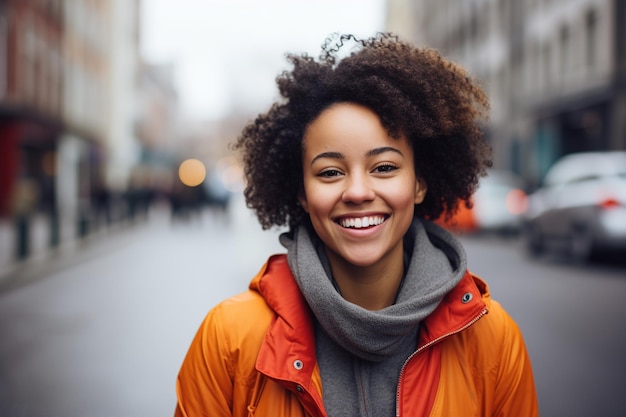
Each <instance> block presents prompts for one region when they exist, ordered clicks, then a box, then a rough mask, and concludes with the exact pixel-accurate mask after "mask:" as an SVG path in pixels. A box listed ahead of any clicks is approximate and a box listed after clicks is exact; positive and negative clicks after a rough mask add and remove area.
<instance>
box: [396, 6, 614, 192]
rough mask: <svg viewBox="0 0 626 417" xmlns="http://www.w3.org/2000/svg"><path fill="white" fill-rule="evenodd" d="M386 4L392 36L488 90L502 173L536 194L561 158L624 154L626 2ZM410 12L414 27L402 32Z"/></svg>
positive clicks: (496, 158) (491, 132) (492, 138)
mask: <svg viewBox="0 0 626 417" xmlns="http://www.w3.org/2000/svg"><path fill="white" fill-rule="evenodd" d="M388 4H389V8H390V10H391V11H392V12H390V13H389V19H388V23H387V28H388V30H391V31H394V32H397V33H399V34H400V35H402V36H405V37H407V38H409V39H410V40H412V41H413V42H416V43H417V44H420V45H424V46H430V47H434V48H437V49H439V50H440V51H441V52H442V54H443V55H444V56H446V57H449V58H450V59H452V60H453V61H455V62H458V63H460V64H461V65H463V66H464V67H466V68H467V69H468V70H469V72H470V73H471V74H472V75H473V76H474V77H476V78H477V79H478V80H480V82H482V84H483V85H484V87H485V89H486V91H487V93H488V95H489V97H490V99H491V106H492V111H491V123H490V126H489V129H488V132H486V133H487V138H488V140H490V141H491V143H492V145H493V147H494V151H495V154H494V162H495V164H496V165H497V166H499V167H502V168H508V169H512V170H513V171H516V172H517V173H519V174H521V175H523V176H524V177H525V178H526V179H527V180H528V181H529V183H530V184H533V185H535V184H537V183H538V182H539V181H540V179H541V178H542V176H543V175H544V174H545V172H546V170H547V169H548V168H549V166H550V165H551V164H552V163H553V162H554V161H555V160H556V159H557V158H558V157H560V156H562V155H564V154H568V153H573V152H580V151H589V150H605V149H625V148H626V131H625V130H626V122H625V120H626V110H625V107H626V106H625V104H624V103H625V99H624V95H625V87H624V84H625V82H624V79H625V75H624V74H625V71H624V67H625V64H624V61H625V58H624V56H625V55H626V53H625V48H626V47H625V46H624V43H625V42H626V32H625V29H624V26H625V25H624V24H625V23H626V22H625V20H626V16H625V15H626V13H625V9H626V5H624V2H622V1H621V0H461V1H460V0H420V1H415V2H408V1H406V0H389V3H388ZM407 7H410V9H408V8H407ZM403 8H404V10H405V11H406V13H408V14H410V15H411V16H413V18H414V19H413V24H412V25H407V24H406V22H403V23H401V24H397V23H395V19H394V18H393V16H398V15H400V16H402V13H401V12H399V11H398V9H403ZM407 27H408V30H407V29H406V28H407Z"/></svg>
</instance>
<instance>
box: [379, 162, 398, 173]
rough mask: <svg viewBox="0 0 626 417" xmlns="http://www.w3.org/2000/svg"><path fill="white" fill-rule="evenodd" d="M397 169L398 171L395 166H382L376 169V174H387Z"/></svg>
mask: <svg viewBox="0 0 626 417" xmlns="http://www.w3.org/2000/svg"><path fill="white" fill-rule="evenodd" d="M396 169H398V167H397V166H395V165H393V164H380V165H378V166H377V167H376V168H374V172H378V173H386V172H393V171H395V170H396Z"/></svg>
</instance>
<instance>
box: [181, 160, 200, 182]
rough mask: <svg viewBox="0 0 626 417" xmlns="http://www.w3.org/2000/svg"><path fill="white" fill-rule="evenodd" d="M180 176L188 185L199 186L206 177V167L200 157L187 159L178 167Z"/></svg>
mask: <svg viewBox="0 0 626 417" xmlns="http://www.w3.org/2000/svg"><path fill="white" fill-rule="evenodd" d="M178 177H179V178H180V180H181V182H182V183H183V184H185V185H186V186H188V187H197V186H198V185H200V184H202V183H203V182H204V180H205V178H206V167H205V166H204V164H203V163H202V161H200V160H198V159H194V158H191V159H186V160H184V161H183V162H182V163H181V164H180V166H179V167H178Z"/></svg>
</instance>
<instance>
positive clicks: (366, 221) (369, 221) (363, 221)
mask: <svg viewBox="0 0 626 417" xmlns="http://www.w3.org/2000/svg"><path fill="white" fill-rule="evenodd" d="M385 220H386V217H385V216H365V217H350V218H344V219H339V220H338V221H337V223H339V225H341V227H345V228H348V229H364V228H366V227H373V226H378V225H379V224H381V223H383V222H384V221H385Z"/></svg>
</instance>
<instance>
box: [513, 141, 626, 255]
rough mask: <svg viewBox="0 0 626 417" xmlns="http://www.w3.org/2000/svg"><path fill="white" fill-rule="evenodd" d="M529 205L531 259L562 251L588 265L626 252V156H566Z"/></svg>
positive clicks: (527, 226) (615, 153) (526, 223)
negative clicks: (598, 255)
mask: <svg viewBox="0 0 626 417" xmlns="http://www.w3.org/2000/svg"><path fill="white" fill-rule="evenodd" d="M528 202H529V204H528V209H527V211H526V214H525V220H524V226H525V227H524V231H525V236H526V243H527V248H528V249H529V252H530V254H532V255H539V254H541V253H543V252H545V251H547V250H555V249H556V250H560V251H565V253H566V254H568V255H569V256H570V257H571V258H572V259H575V260H579V261H588V260H589V259H590V258H591V257H592V255H594V254H595V253H599V252H600V251H602V250H607V249H608V250H612V251H614V250H617V251H622V252H624V253H626V151H598V152H584V153H576V154H569V155H566V156H564V157H562V158H561V159H559V160H558V161H557V162H555V164H554V165H553V166H552V167H551V168H550V169H549V170H548V172H547V174H546V176H545V178H544V181H543V185H542V187H540V188H539V189H538V190H537V191H536V192H534V193H532V194H531V195H530V196H529V201H528Z"/></svg>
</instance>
